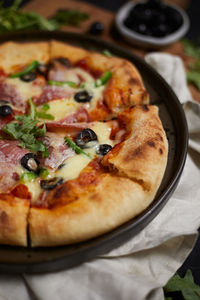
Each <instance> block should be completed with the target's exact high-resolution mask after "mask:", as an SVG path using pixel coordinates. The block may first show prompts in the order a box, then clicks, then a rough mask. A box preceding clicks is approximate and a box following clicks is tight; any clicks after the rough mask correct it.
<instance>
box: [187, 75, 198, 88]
mask: <svg viewBox="0 0 200 300" xmlns="http://www.w3.org/2000/svg"><path fill="white" fill-rule="evenodd" d="M187 81H188V83H193V84H194V85H195V86H196V87H197V88H198V89H199V90H200V72H197V71H189V72H187Z"/></svg>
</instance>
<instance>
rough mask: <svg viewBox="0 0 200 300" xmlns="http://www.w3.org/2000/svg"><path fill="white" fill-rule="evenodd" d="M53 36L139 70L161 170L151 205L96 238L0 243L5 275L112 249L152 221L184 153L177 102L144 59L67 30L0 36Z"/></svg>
mask: <svg viewBox="0 0 200 300" xmlns="http://www.w3.org/2000/svg"><path fill="white" fill-rule="evenodd" d="M50 39H57V40H59V41H63V42H66V43H70V44H72V45H77V46H81V47H83V48H86V49H90V50H94V51H98V52H102V51H103V50H105V49H107V50H109V51H110V52H111V53H112V54H113V55H116V56H120V57H123V58H126V59H128V60H129V61H131V62H132V63H134V64H135V65H136V67H137V68H138V69H139V71H140V73H141V75H142V77H143V80H144V83H145V86H146V88H147V91H148V92H149V93H150V97H151V104H155V105H157V106H158V107H159V112H160V118H161V120H162V123H163V126H164V128H165V131H166V134H167V138H168V141H169V156H168V164H167V169H166V172H165V175H164V178H163V181H162V183H161V186H160V188H159V190H158V192H157V194H156V196H155V199H154V201H153V203H152V204H151V205H150V206H149V207H148V208H147V209H146V210H145V211H144V212H143V213H142V214H140V215H139V216H137V217H136V218H133V219H132V220H130V221H129V222H126V223H125V224H123V225H121V226H119V227H118V228H116V229H115V230H112V231H110V232H109V233H106V234H104V235H102V236H99V237H97V238H94V239H91V240H88V241H85V242H82V243H79V244H74V245H68V246H60V247H53V248H50V247H49V248H48V247H45V248H35V249H31V248H23V247H11V246H0V271H2V272H11V273H22V272H27V273H38V272H52V271H57V270H62V269H67V268H71V267H73V266H76V265H78V264H80V263H82V262H85V261H87V260H91V259H93V258H95V257H97V256H98V255H101V254H105V253H106V252H108V251H110V250H112V249H114V248H115V247H118V246H120V245H122V244H123V243H125V242H126V241H128V240H129V239H130V238H132V237H133V236H134V235H136V234H137V233H138V232H140V231H141V230H142V229H143V228H144V227H145V226H146V225H148V224H149V222H151V220H153V219H154V218H155V217H156V215H157V214H158V213H159V212H160V210H161V209H162V208H163V207H164V205H165V204H166V202H167V201H168V199H169V198H170V197H171V195H172V193H173V192H174V190H175V188H176V186H177V184H178V181H179V179H180V176H181V173H182V170H183V167H184V164H185V159H186V155H187V145H188V131H187V123H186V119H185V115H184V112H183V109H182V106H181V104H180V102H179V100H178V99H177V97H176V95H175V94H174V92H173V91H172V89H171V88H170V86H169V85H168V84H167V83H166V81H165V80H164V79H163V78H162V77H161V76H160V75H159V74H158V73H157V72H156V71H155V70H154V69H152V68H151V67H150V66H149V65H148V64H147V63H145V61H144V60H143V59H141V58H139V57H137V56H136V55H134V54H133V53H132V52H130V51H128V50H125V49H122V48H120V47H119V46H116V45H113V44H110V43H108V42H105V41H102V40H100V39H97V38H93V37H90V36H87V35H82V34H75V33H67V32H45V31H41V32H19V33H11V34H8V35H3V36H1V37H0V42H1V43H2V42H5V41H9V40H12V41H18V42H29V41H48V40H50Z"/></svg>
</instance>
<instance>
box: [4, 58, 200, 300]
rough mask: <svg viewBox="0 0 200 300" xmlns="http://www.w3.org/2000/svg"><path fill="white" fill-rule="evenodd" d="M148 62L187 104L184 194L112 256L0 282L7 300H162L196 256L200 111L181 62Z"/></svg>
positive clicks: (181, 188)
mask: <svg viewBox="0 0 200 300" xmlns="http://www.w3.org/2000/svg"><path fill="white" fill-rule="evenodd" d="M146 60H147V62H148V63H150V64H151V65H152V66H153V67H155V68H156V69H157V70H158V72H160V73H161V75H163V76H164V78H165V79H166V80H167V81H168V83H169V84H170V85H171V87H172V88H173V89H174V91H175V92H176V94H177V96H178V97H179V99H180V101H181V102H182V103H184V108H185V112H186V115H187V120H188V125H189V130H190V147H191V148H192V149H193V150H191V151H189V154H188V157H187V160H186V165H185V168H184V171H183V175H182V177H181V180H180V183H179V185H178V188H177V189H176V191H175V193H174V194H173V196H172V197H171V199H170V200H169V201H168V203H167V204H166V206H165V207H164V208H163V210H162V211H161V212H160V214H159V215H158V216H157V217H156V218H155V219H154V220H153V221H152V222H151V223H150V224H149V225H148V226H147V227H146V228H145V229H144V230H142V231H141V232H140V233H139V234H138V235H136V236H135V237H133V238H132V239H131V240H130V241H128V242H127V243H126V244H124V245H123V246H121V247H119V248H117V249H114V250H113V251H111V252H110V253H108V254H107V255H104V256H101V257H98V258H96V259H94V260H93V261H90V262H86V263H84V264H82V265H80V266H78V267H75V268H73V269H70V270H66V271H60V272H55V273H51V274H40V275H27V274H24V275H23V276H20V275H18V276H17V275H16V276H14V275H13V276H7V275H6V276H5V275H1V276H0V299H6V300H15V299H20V300H26V299H40V300H46V299H48V300H64V299H71V300H80V299H81V300H104V299H106V300H121V299H123V300H126V299H127V300H130V299H131V300H132V299H133V300H145V299H148V300H162V299H164V295H163V290H162V287H163V286H164V285H165V284H166V283H167V281H168V279H169V278H170V277H171V276H172V275H173V274H174V273H175V271H176V270H177V269H178V268H179V267H180V266H181V265H182V263H183V262H184V260H185V258H186V257H187V256H188V254H189V252H190V251H191V250H192V248H193V246H194V243H195V239H196V237H197V229H198V227H199V226H200V201H199V200H200V199H199V198H200V185H199V175H200V169H199V168H200V163H199V162H200V138H199V137H200V107H199V105H198V104H196V103H194V101H193V100H192V97H191V95H190V92H189V90H188V88H187V85H186V79H185V73H184V68H183V64H182V62H181V60H180V58H178V57H175V56H172V55H168V54H160V53H153V54H149V55H147V56H146Z"/></svg>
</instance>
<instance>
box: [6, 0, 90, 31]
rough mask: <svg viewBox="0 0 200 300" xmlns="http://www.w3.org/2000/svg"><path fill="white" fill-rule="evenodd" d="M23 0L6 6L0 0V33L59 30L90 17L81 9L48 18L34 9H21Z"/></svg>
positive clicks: (63, 11)
mask: <svg viewBox="0 0 200 300" xmlns="http://www.w3.org/2000/svg"><path fill="white" fill-rule="evenodd" d="M21 3H22V0H15V1H14V3H13V5H12V6H10V7H8V8H4V7H3V2H2V1H1V2H0V33H6V32H8V31H18V30H41V29H42V30H57V29H59V28H60V26H62V25H72V26H77V25H79V24H80V23H81V22H82V21H84V20H86V19H87V18H88V15H87V14H85V13H82V12H80V11H79V10H67V11H66V10H62V11H58V13H56V14H55V16H53V17H52V18H51V19H49V20H48V19H46V18H44V17H43V16H41V15H40V14H37V13H36V12H33V11H28V12H25V11H23V10H21V8H20V4H21Z"/></svg>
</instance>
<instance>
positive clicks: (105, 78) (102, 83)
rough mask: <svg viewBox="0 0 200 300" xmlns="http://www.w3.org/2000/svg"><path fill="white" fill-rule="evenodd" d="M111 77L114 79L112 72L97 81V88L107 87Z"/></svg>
mask: <svg viewBox="0 0 200 300" xmlns="http://www.w3.org/2000/svg"><path fill="white" fill-rule="evenodd" d="M111 77H112V72H111V71H106V72H105V73H103V75H102V76H101V77H100V78H99V79H97V80H96V81H95V87H99V86H101V85H105V84H106V83H107V82H108V80H109V79H110V78H111Z"/></svg>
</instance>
